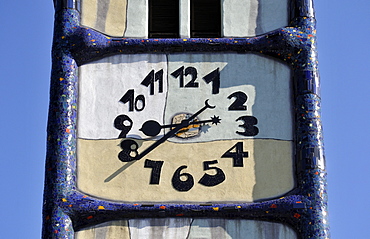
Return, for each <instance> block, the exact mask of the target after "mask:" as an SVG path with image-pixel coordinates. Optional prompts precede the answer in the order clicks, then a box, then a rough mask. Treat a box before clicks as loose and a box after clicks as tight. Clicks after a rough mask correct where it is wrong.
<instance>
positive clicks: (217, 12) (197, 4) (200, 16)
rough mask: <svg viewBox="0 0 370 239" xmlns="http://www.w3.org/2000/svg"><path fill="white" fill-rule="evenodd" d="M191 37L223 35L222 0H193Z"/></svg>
mask: <svg viewBox="0 0 370 239" xmlns="http://www.w3.org/2000/svg"><path fill="white" fill-rule="evenodd" d="M190 25H191V30H190V31H191V32H190V36H191V37H221V3H220V0H191V20H190Z"/></svg>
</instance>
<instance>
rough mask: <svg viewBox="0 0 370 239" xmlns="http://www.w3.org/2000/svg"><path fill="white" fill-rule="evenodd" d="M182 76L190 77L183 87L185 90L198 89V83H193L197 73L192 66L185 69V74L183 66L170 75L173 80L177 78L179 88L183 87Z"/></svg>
mask: <svg viewBox="0 0 370 239" xmlns="http://www.w3.org/2000/svg"><path fill="white" fill-rule="evenodd" d="M184 75H185V76H188V75H191V80H190V81H189V82H188V83H187V84H186V85H185V88H198V87H199V83H198V82H195V80H196V79H197V77H198V72H197V69H195V68H194V67H192V66H189V67H186V69H185V72H184V66H182V67H180V68H179V69H177V70H175V71H174V72H172V73H171V76H173V77H175V78H179V82H180V88H183V87H184Z"/></svg>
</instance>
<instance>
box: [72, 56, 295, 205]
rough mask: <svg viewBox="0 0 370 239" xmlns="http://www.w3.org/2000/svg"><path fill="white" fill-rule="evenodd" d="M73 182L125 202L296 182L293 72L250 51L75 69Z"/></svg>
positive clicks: (230, 196) (195, 198)
mask: <svg viewBox="0 0 370 239" xmlns="http://www.w3.org/2000/svg"><path fill="white" fill-rule="evenodd" d="M78 112H79V113H78V143H77V145H78V151H77V152H78V155H77V164H78V165H77V167H78V177H77V185H78V188H79V190H81V191H82V192H84V193H86V194H89V195H92V196H96V197H100V198H105V199H110V200H119V201H125V202H184V203H186V202H188V203H193V202H252V201H254V200H260V199H266V198H272V197H278V196H280V195H282V194H284V193H286V192H288V191H290V190H291V189H293V187H294V172H293V136H292V135H293V133H292V131H293V129H292V128H293V127H292V125H293V123H292V93H291V76H290V69H289V67H288V66H286V65H284V64H282V63H280V62H277V61H275V60H273V59H270V58H266V57H262V56H259V55H255V54H233V53H228V54H189V53H181V54H138V55H125V54H122V55H116V56H111V57H107V58H104V59H101V60H98V61H95V62H92V63H88V64H86V65H83V66H81V67H80V68H79V108H78Z"/></svg>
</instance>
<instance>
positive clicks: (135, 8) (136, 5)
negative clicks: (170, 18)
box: [124, 0, 149, 38]
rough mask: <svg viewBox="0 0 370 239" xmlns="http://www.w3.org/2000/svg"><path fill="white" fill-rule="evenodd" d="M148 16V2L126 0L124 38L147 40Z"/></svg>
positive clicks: (145, 0) (146, 0)
mask: <svg viewBox="0 0 370 239" xmlns="http://www.w3.org/2000/svg"><path fill="white" fill-rule="evenodd" d="M148 14H149V13H148V0H128V3H127V25H126V32H125V34H124V37H130V38H147V37H148Z"/></svg>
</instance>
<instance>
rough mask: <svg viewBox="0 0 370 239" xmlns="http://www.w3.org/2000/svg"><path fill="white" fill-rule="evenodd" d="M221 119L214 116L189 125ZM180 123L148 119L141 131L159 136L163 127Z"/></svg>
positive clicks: (148, 134) (215, 121) (170, 126)
mask: <svg viewBox="0 0 370 239" xmlns="http://www.w3.org/2000/svg"><path fill="white" fill-rule="evenodd" d="M220 121H221V119H220V118H219V117H218V116H213V117H211V119H210V120H201V121H192V122H190V123H189V125H193V124H205V123H212V124H216V125H217V124H218V123H220ZM178 125H180V124H168V125H160V124H159V123H158V122H157V121H155V120H148V121H146V122H145V123H144V124H143V126H142V127H141V129H139V130H140V131H142V132H143V133H144V134H145V135H147V136H157V135H158V134H159V132H160V131H161V129H163V128H172V127H176V126H178Z"/></svg>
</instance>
